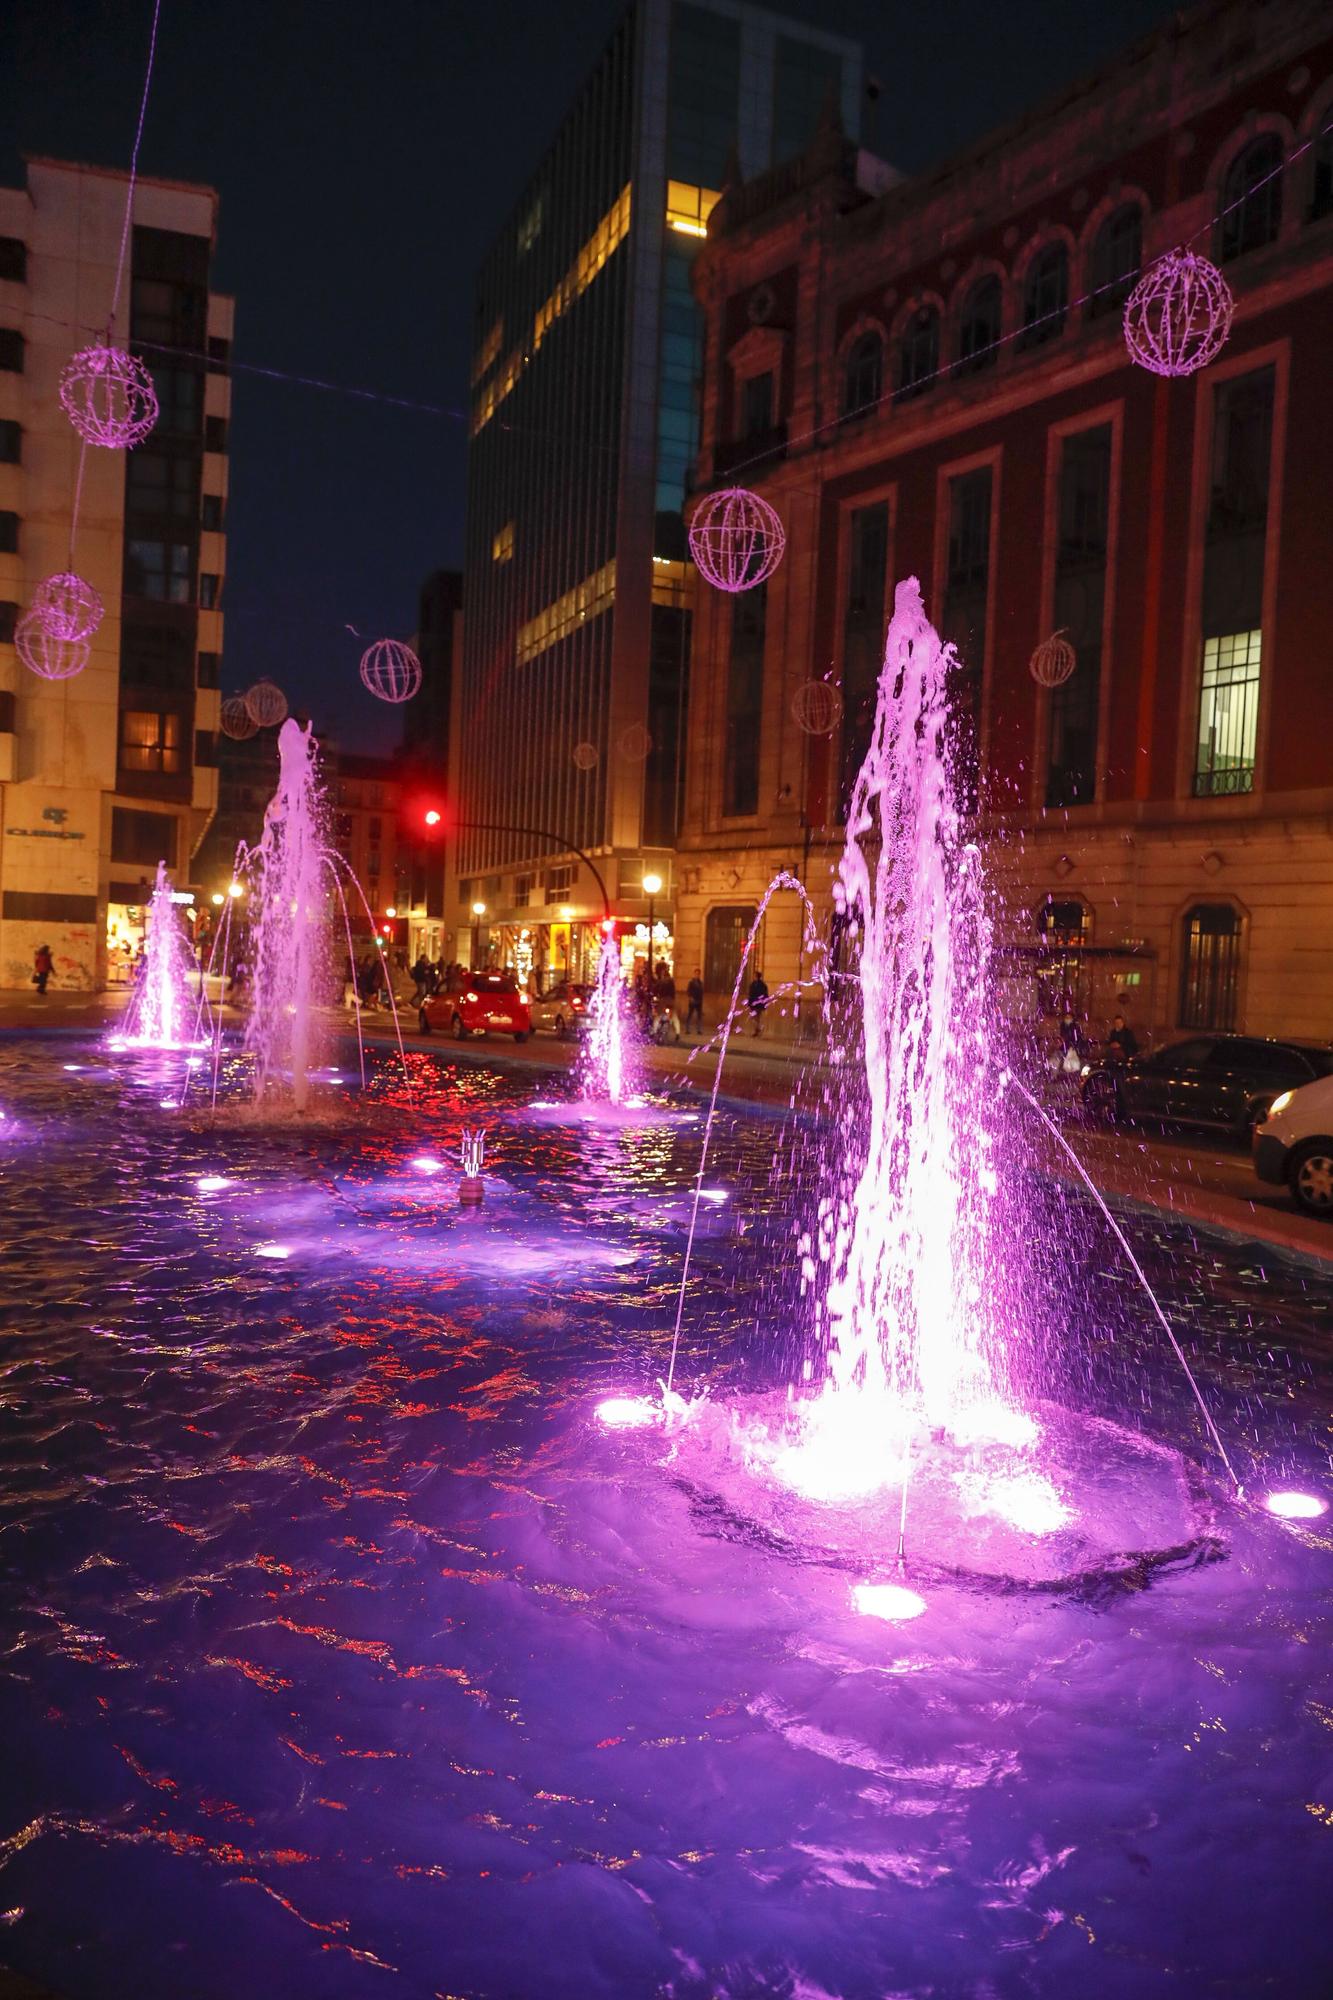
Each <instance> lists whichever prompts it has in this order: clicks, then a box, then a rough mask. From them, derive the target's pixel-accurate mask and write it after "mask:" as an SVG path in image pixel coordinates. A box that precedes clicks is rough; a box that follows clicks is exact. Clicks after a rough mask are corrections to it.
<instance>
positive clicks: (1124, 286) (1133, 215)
mask: <svg viewBox="0 0 1333 2000" xmlns="http://www.w3.org/2000/svg"><path fill="white" fill-rule="evenodd" d="M1142 264H1143V214H1142V211H1141V210H1140V208H1139V205H1138V203H1137V202H1136V201H1126V202H1122V203H1121V205H1120V207H1119V208H1117V209H1113V210H1112V212H1111V214H1110V215H1108V216H1107V218H1106V220H1105V222H1103V224H1102V226H1101V228H1100V229H1099V230H1098V231H1097V234H1096V236H1095V237H1094V238H1093V243H1092V258H1091V262H1090V267H1089V271H1088V284H1089V290H1090V291H1091V293H1092V297H1091V298H1090V299H1089V300H1088V318H1089V319H1098V318H1099V317H1100V316H1101V315H1102V314H1103V313H1111V312H1119V310H1120V308H1121V307H1122V306H1123V305H1124V303H1125V300H1126V299H1127V298H1128V297H1129V295H1130V293H1131V292H1132V291H1133V289H1134V286H1135V283H1136V281H1137V279H1138V275H1139V271H1140V269H1141V268H1142Z"/></svg>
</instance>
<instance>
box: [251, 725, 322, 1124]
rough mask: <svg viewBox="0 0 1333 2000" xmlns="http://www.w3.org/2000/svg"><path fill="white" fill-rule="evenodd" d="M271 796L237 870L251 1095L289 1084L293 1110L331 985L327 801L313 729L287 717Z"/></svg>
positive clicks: (303, 1088) (302, 1093)
mask: <svg viewBox="0 0 1333 2000" xmlns="http://www.w3.org/2000/svg"><path fill="white" fill-rule="evenodd" d="M278 759H279V772H278V788H277V790H276V791H275V792H274V794H273V797H272V798H271V799H270V801H269V804H268V807H267V809H266V811H265V813H264V831H263V835H262V836H261V839H260V842H259V846H258V847H257V848H255V849H254V850H253V852H251V853H249V854H247V855H246V857H245V860H244V863H243V866H244V868H245V871H246V873H247V874H248V875H249V877H250V881H251V885H252V886H251V896H252V909H253V908H256V907H257V910H258V914H257V916H255V917H253V918H252V924H251V935H252V945H253V951H254V965H253V972H252V982H253V983H252V988H251V1007H250V1019H249V1023H248V1025H247V1027H246V1033H245V1040H246V1046H247V1047H248V1048H251V1049H253V1050H254V1052H255V1056H256V1058H257V1063H258V1080H257V1090H256V1094H257V1095H258V1096H260V1097H263V1096H265V1095H266V1094H267V1093H268V1092H269V1091H270V1090H272V1089H273V1088H274V1087H275V1085H276V1084H277V1083H278V1081H279V1079H280V1078H281V1077H282V1076H283V1075H284V1074H290V1078H291V1090H292V1101H293V1103H294V1104H295V1106H296V1109H297V1110H298V1111H303V1110H304V1109H305V1108H306V1103H307V1100H308V1096H309V1075H310V1069H311V1066H312V1057H313V1047H312V1028H313V1019H314V1014H313V1010H314V1007H315V1004H316V1002H317V1000H318V998H319V997H320V993H321V991H322V989H323V988H324V987H326V986H327V985H328V981H329V967H328V963H327V949H326V945H325V935H324V925H323V915H324V911H323V895H324V889H325V883H324V879H323V875H324V867H325V863H326V860H327V850H326V848H325V845H324V841H323V837H322V836H323V831H324V817H325V808H324V793H323V788H322V786H321V784H320V781H319V774H318V770H317V767H316V744H315V739H314V733H313V729H312V727H311V726H310V725H307V726H306V728H304V729H302V727H301V725H300V724H299V723H298V722H296V721H295V720H293V719H292V718H291V717H289V718H288V719H287V721H286V722H284V723H283V725H282V728H281V729H280V730H279V731H278Z"/></svg>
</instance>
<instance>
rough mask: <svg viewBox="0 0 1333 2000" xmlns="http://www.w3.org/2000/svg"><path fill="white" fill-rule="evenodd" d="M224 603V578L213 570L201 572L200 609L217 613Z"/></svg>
mask: <svg viewBox="0 0 1333 2000" xmlns="http://www.w3.org/2000/svg"><path fill="white" fill-rule="evenodd" d="M221 601H222V578H221V577H220V576H217V575H215V574H214V573H213V571H211V570H206V569H205V570H201V571H200V572H199V609H200V610H201V611H216V610H217V608H218V605H219V604H220V603H221Z"/></svg>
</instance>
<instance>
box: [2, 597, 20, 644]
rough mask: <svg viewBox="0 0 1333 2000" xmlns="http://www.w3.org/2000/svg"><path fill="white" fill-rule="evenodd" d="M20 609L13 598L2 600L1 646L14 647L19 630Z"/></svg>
mask: <svg viewBox="0 0 1333 2000" xmlns="http://www.w3.org/2000/svg"><path fill="white" fill-rule="evenodd" d="M18 622H19V607H18V605H17V604H16V603H15V602H14V600H13V598H11V597H6V598H3V599H0V645H3V646H12V645H13V643H14V633H15V632H16V630H17V629H18Z"/></svg>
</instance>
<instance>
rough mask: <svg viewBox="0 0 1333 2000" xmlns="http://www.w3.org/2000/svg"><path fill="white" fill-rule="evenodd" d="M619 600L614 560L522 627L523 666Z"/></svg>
mask: <svg viewBox="0 0 1333 2000" xmlns="http://www.w3.org/2000/svg"><path fill="white" fill-rule="evenodd" d="M615 601H616V565H615V561H614V559H613V560H612V561H611V562H609V563H605V564H604V565H603V566H602V568H601V569H599V570H597V571H595V572H594V574H593V575H592V576H590V577H586V578H585V579H584V581H583V582H582V583H578V584H575V586H574V588H573V590H567V591H566V592H565V594H564V596H563V597H558V598H557V599H556V600H555V603H554V604H548V605H547V606H546V608H545V610H544V611H539V612H538V613H537V616H536V617H535V618H530V619H529V620H528V622H527V624H526V625H520V626H519V628H518V644H517V648H516V650H517V654H518V661H519V665H520V666H522V665H524V664H526V662H527V661H528V660H535V659H536V657H537V655H538V654H539V653H544V652H545V651H546V649H547V647H548V646H554V645H556V644H557V643H558V641H559V640H561V639H565V638H568V636H569V634H570V633H571V632H577V631H578V629H579V627H580V626H581V625H586V624H587V622H588V620H589V619H590V618H596V617H598V616H599V614H600V613H601V612H603V611H609V610H610V608H611V606H612V605H613V604H614V603H615Z"/></svg>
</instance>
